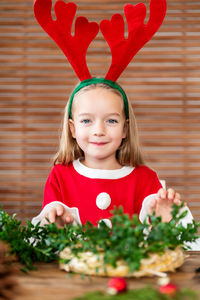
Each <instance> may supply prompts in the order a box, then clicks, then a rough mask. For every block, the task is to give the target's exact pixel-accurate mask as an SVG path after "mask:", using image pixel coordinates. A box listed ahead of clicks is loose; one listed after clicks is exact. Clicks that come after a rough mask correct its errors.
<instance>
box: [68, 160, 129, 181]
mask: <svg viewBox="0 0 200 300" xmlns="http://www.w3.org/2000/svg"><path fill="white" fill-rule="evenodd" d="M73 166H74V169H75V170H76V172H78V173H79V174H80V175H83V176H85V177H88V178H100V179H119V178H123V177H125V176H127V175H129V174H130V173H131V172H132V171H133V170H134V167H129V166H124V167H122V168H121V169H115V170H102V169H92V168H88V167H86V166H84V165H83V164H82V163H81V162H80V159H76V160H74V161H73Z"/></svg>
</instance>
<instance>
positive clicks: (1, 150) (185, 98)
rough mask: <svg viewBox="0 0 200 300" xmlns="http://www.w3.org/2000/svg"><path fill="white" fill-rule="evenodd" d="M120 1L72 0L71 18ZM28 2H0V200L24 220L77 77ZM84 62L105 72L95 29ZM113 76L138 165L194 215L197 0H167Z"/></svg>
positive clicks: (198, 144) (198, 137)
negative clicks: (138, 148)
mask: <svg viewBox="0 0 200 300" xmlns="http://www.w3.org/2000/svg"><path fill="white" fill-rule="evenodd" d="M141 2H144V3H145V4H146V5H147V6H148V5H149V0H145V1H141ZM125 3H126V1H125V0H120V1H119V0H115V1H113V0H111V1H105V0H101V1H91V0H88V1H82V0H79V1H76V4H77V5H78V11H77V16H78V15H84V16H86V17H87V18H89V20H90V21H97V22H100V21H101V20H102V19H103V18H108V19H110V17H111V15H112V14H113V13H122V12H123V6H124V4H125ZM131 3H133V4H136V3H137V1H135V0H133V1H132V2H131ZM32 6H33V1H32V0H1V1H0V64H1V67H0V94H1V102H0V124H1V126H0V144H1V147H0V203H1V204H2V205H3V208H4V209H5V210H6V211H8V212H9V213H13V212H16V213H17V214H18V216H19V217H21V218H24V219H26V218H31V217H32V216H34V215H36V214H37V213H38V212H39V211H40V209H41V204H42V198H43V188H44V184H45V181H46V178H47V176H48V173H49V171H50V169H51V166H52V164H51V158H52V156H53V155H54V153H55V152H56V150H57V145H58V141H59V133H60V130H59V129H60V125H61V119H62V113H63V108H64V106H65V104H66V101H67V98H68V95H69V93H70V92H71V90H72V89H73V87H74V85H75V84H76V83H77V79H76V77H75V75H74V73H73V71H72V69H71V66H70V65H69V64H68V62H67V61H66V58H65V57H64V55H63V54H62V52H61V51H60V50H59V49H58V48H57V46H56V45H55V44H54V42H53V41H52V40H51V39H50V38H49V37H48V36H47V34H45V33H44V32H43V30H42V29H41V28H40V26H39V25H38V23H37V22H36V20H35V19H34V16H33V9H32ZM87 61H88V65H89V69H90V70H91V73H92V74H93V75H94V76H104V75H105V74H106V72H107V70H108V68H109V65H110V62H111V56H110V50H109V48H108V46H107V44H106V42H105V41H104V40H103V38H102V35H101V34H100V33H99V34H98V36H97V38H96V40H95V43H94V42H93V43H92V45H91V47H90V49H89V51H88V55H87ZM119 83H120V84H121V85H122V86H123V88H124V89H125V90H126V92H127V95H128V97H129V98H130V99H131V101H132V104H133V107H134V111H135V114H136V118H137V121H138V126H139V133H140V139H141V144H142V146H143V150H144V154H145V157H146V161H147V163H148V164H149V166H150V167H152V168H153V169H155V170H156V171H157V172H158V174H159V176H160V178H161V179H165V180H166V183H167V186H168V187H169V186H170V187H173V188H175V189H177V190H178V191H179V192H180V193H181V194H182V197H183V199H184V200H185V201H187V202H188V204H189V206H190V208H191V210H192V212H193V215H194V216H195V218H196V219H200V201H199V197H200V131H199V130H200V85H199V83H200V1H197V0H191V1H186V0H168V11H167V16H166V19H165V21H164V24H163V26H162V27H161V28H160V30H159V32H158V33H157V34H156V35H155V36H154V38H153V39H152V40H151V41H150V42H149V43H148V44H147V45H146V46H145V47H144V48H143V49H142V50H141V51H140V52H139V53H138V54H137V55H136V57H135V58H134V60H133V61H132V63H131V64H130V65H129V67H128V68H127V70H126V71H125V72H124V73H123V75H122V76H121V78H120V80H119Z"/></svg>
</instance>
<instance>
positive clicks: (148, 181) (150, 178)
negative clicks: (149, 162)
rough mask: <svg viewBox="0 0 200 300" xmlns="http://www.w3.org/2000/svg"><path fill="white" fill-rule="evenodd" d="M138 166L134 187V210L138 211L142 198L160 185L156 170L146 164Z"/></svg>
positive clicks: (156, 190) (153, 191) (154, 192)
mask: <svg viewBox="0 0 200 300" xmlns="http://www.w3.org/2000/svg"><path fill="white" fill-rule="evenodd" d="M137 168H138V179H137V188H136V199H137V201H136V203H137V205H136V210H137V213H138V214H139V213H140V210H141V207H142V202H143V200H144V199H145V198H146V197H147V196H149V195H151V194H156V193H157V192H158V190H159V189H160V188H162V185H161V183H160V180H159V179H158V176H157V174H156V172H154V171H153V170H151V169H149V168H148V167H146V166H142V167H137Z"/></svg>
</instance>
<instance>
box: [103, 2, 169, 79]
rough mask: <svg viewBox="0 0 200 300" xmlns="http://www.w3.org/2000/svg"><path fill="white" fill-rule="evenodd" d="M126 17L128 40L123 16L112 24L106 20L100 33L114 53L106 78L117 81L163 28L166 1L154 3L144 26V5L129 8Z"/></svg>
mask: <svg viewBox="0 0 200 300" xmlns="http://www.w3.org/2000/svg"><path fill="white" fill-rule="evenodd" d="M124 13H125V16H126V20H127V24H128V38H127V39H126V38H125V36H124V20H123V17H122V16H121V15H120V14H115V15H113V16H112V18H111V21H109V20H103V21H102V22H101V23H100V29H101V31H102V33H103V35H104V37H105V39H106V41H107V42H108V45H109V47H110V49H111V53H112V63H111V66H110V69H109V71H108V73H107V75H106V77H105V79H109V80H112V81H116V80H117V78H118V77H119V76H120V75H121V73H122V72H123V71H124V69H125V68H126V67H127V65H128V64H129V62H130V61H131V60H132V58H133V57H134V56H135V54H136V53H137V52H138V51H139V50H140V49H141V48H142V47H143V46H144V44H146V43H147V42H148V41H149V40H150V39H151V38H152V36H153V35H154V34H155V33H156V31H157V30H158V29H159V27H160V26H161V24H162V22H163V20H164V17H165V14H166V0H151V2H150V17H149V21H148V23H147V24H144V19H145V17H146V7H145V5H144V4H142V3H139V4H137V5H135V6H134V5H132V4H127V5H125V7H124Z"/></svg>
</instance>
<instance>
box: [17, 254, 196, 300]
mask: <svg viewBox="0 0 200 300" xmlns="http://www.w3.org/2000/svg"><path fill="white" fill-rule="evenodd" d="M36 266H37V268H38V270H37V271H31V272H30V273H29V274H24V273H22V272H21V271H20V272H19V273H18V274H17V280H18V283H19V293H18V295H17V296H16V297H15V300H25V299H26V300H39V299H40V300H69V299H73V298H74V297H77V296H81V295H83V294H84V293H85V292H90V291H97V290H102V291H105V289H106V287H107V283H108V278H99V277H95V276H93V277H87V276H86V277H85V278H84V279H83V278H82V277H81V275H75V274H72V275H70V274H67V273H66V272H64V271H61V270H59V268H58V264H57V263H51V264H37V265H36ZM197 267H200V252H190V253H189V257H188V258H187V259H186V261H185V263H184V265H183V266H182V267H181V268H180V269H179V270H177V272H175V273H169V274H170V275H169V276H170V278H171V281H172V282H173V283H175V284H177V285H178V286H179V287H181V288H186V287H188V288H190V289H192V290H194V291H196V292H197V294H198V296H199V299H200V275H199V277H198V276H197V275H196V273H195V269H196V268H197ZM195 275H196V276H195ZM147 284H151V285H152V286H154V287H156V286H157V278H156V277H154V278H147V277H146V278H142V279H141V278H140V279H129V280H128V286H129V288H141V287H144V286H146V285H147Z"/></svg>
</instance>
